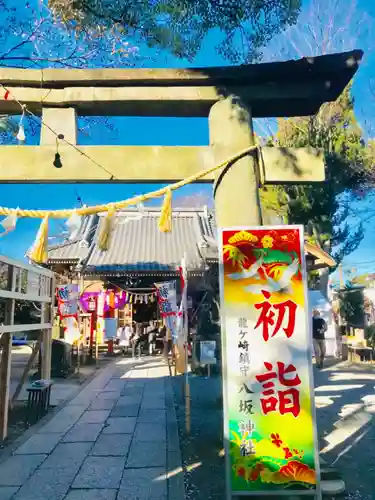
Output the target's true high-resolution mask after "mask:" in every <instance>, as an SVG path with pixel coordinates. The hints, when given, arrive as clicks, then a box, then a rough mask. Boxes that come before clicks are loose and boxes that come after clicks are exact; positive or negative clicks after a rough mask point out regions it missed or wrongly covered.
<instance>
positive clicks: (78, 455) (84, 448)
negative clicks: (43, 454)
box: [40, 442, 92, 472]
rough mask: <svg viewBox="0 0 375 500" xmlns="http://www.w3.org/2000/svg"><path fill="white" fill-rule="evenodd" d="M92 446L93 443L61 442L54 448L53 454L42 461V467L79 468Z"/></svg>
mask: <svg viewBox="0 0 375 500" xmlns="http://www.w3.org/2000/svg"><path fill="white" fill-rule="evenodd" d="M91 447H92V443H90V442H86V443H60V444H58V445H57V446H56V448H55V449H54V450H53V452H52V453H51V455H50V456H49V457H48V458H47V459H46V460H45V461H44V462H43V463H42V465H41V467H40V469H41V470H42V469H59V468H60V467H62V468H69V467H71V468H72V469H75V470H76V471H77V472H78V469H79V468H80V467H81V465H82V462H83V461H84V459H85V458H86V457H87V455H88V454H89V452H90V449H91Z"/></svg>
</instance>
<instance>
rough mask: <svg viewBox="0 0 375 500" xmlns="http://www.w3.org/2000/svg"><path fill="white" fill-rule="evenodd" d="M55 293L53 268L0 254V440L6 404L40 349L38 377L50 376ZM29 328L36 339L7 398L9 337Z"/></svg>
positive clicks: (3, 434)
mask: <svg viewBox="0 0 375 500" xmlns="http://www.w3.org/2000/svg"><path fill="white" fill-rule="evenodd" d="M54 295H55V275H54V273H53V272H52V271H50V270H47V269H44V268H42V267H39V266H33V265H29V264H25V263H23V262H18V261H15V260H13V259H9V258H8V257H4V256H2V255H1V256H0V348H1V360H0V440H3V439H5V438H6V437H7V434H8V411H9V406H10V404H12V403H13V402H14V401H15V400H16V399H17V397H18V395H19V393H20V391H21V389H22V385H23V384H24V382H25V380H26V378H27V374H28V371H29V369H30V368H31V366H32V364H33V362H34V360H35V359H36V356H37V355H38V353H39V349H40V348H41V354H42V355H41V378H42V379H44V380H50V378H51V346H52V322H53V321H52V311H53V302H54ZM30 306H31V309H32V310H34V311H35V312H34V315H33V318H32V315H29V316H28V317H29V318H30V321H29V322H28V323H23V322H22V321H23V319H24V318H22V316H23V315H22V314H20V313H22V311H24V310H25V309H26V310H28V309H30ZM26 316H27V315H26ZM32 320H33V322H31V321H32ZM31 331H34V332H35V333H37V342H36V344H35V346H34V348H33V350H32V354H31V356H30V359H29V361H28V362H27V364H26V367H25V370H24V373H23V374H22V376H21V380H20V381H19V384H18V387H17V388H16V390H15V392H14V394H13V397H12V401H10V377H11V367H12V338H13V335H14V334H17V333H18V334H19V333H25V334H27V333H28V332H31Z"/></svg>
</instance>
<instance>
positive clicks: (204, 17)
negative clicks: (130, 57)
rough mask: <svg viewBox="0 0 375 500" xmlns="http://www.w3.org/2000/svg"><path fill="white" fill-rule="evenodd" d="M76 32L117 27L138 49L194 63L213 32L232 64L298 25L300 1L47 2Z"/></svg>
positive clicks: (98, 31) (249, 57)
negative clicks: (154, 50) (163, 52)
mask: <svg viewBox="0 0 375 500" xmlns="http://www.w3.org/2000/svg"><path fill="white" fill-rule="evenodd" d="M48 5H49V7H50V8H51V9H52V10H53V11H54V12H55V14H56V16H57V17H58V18H59V19H61V20H63V22H64V23H65V24H66V25H67V26H69V27H70V28H71V29H72V30H73V31H75V32H76V33H78V34H80V33H82V32H83V31H86V30H90V31H93V32H96V34H98V35H101V34H103V33H105V32H107V31H110V30H112V29H113V28H114V27H115V28H116V29H117V30H120V31H121V32H122V33H123V35H124V36H127V37H131V39H132V40H133V41H135V43H140V44H143V43H145V44H146V45H147V46H148V47H151V48H160V49H167V50H169V51H171V52H172V54H173V55H175V56H177V57H181V58H188V59H190V60H191V59H193V58H194V56H195V55H196V54H197V52H198V51H199V49H200V47H201V45H202V42H203V40H204V38H205V37H206V35H207V34H208V32H209V31H211V30H213V29H217V30H219V31H220V32H221V34H222V35H223V36H222V37H221V38H222V40H221V42H220V43H219V45H218V47H217V49H218V52H219V53H220V54H221V55H223V56H225V57H227V58H229V59H230V60H231V61H233V62H239V61H241V62H244V61H243V53H244V51H243V47H244V46H246V60H247V61H250V60H254V59H256V58H257V57H259V49H260V48H261V47H262V46H263V45H264V44H265V43H267V42H268V41H269V40H270V39H271V38H272V37H273V36H274V35H276V34H277V33H280V32H281V31H282V30H283V29H284V28H285V27H286V26H288V25H290V24H293V23H294V22H296V20H297V17H298V14H299V11H300V8H301V0H152V1H150V0H112V1H111V2H108V1H106V0H48Z"/></svg>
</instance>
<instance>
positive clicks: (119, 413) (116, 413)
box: [111, 405, 140, 417]
mask: <svg viewBox="0 0 375 500" xmlns="http://www.w3.org/2000/svg"><path fill="white" fill-rule="evenodd" d="M139 408H140V406H139V405H125V406H122V405H116V406H115V407H114V408H113V410H112V411H111V417H137V416H138V413H139Z"/></svg>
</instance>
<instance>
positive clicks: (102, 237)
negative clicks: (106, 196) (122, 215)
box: [98, 205, 116, 252]
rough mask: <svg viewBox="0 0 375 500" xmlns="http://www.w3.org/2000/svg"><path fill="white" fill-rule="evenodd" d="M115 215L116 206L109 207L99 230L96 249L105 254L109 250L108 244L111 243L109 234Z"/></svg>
mask: <svg viewBox="0 0 375 500" xmlns="http://www.w3.org/2000/svg"><path fill="white" fill-rule="evenodd" d="M115 214H116V205H111V206H110V207H109V208H108V212H107V215H106V217H105V219H104V220H103V222H102V224H101V228H100V233H99V238H98V247H99V248H100V250H102V251H103V252H106V251H107V250H108V248H109V243H110V241H111V233H112V229H113V217H114V215H115Z"/></svg>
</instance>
